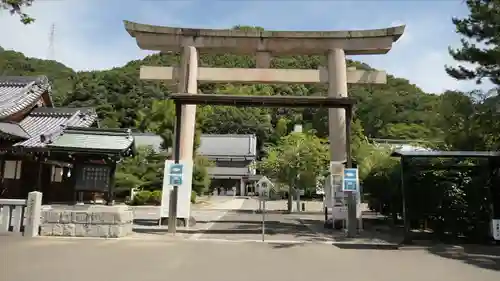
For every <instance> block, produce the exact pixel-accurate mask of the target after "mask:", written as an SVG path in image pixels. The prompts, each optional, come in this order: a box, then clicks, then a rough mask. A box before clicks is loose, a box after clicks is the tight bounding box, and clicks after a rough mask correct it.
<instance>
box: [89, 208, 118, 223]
mask: <svg viewBox="0 0 500 281" xmlns="http://www.w3.org/2000/svg"><path fill="white" fill-rule="evenodd" d="M91 216H92V218H91V223H92V224H93V225H94V224H114V223H115V213H114V212H95V211H94V212H92V213H91Z"/></svg>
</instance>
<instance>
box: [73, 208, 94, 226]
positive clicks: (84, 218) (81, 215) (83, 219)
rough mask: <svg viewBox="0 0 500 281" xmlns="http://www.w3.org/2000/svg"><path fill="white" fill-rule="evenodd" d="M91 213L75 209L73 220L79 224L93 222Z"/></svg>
mask: <svg viewBox="0 0 500 281" xmlns="http://www.w3.org/2000/svg"><path fill="white" fill-rule="evenodd" d="M91 219H92V217H91V215H90V214H89V213H88V212H82V211H73V212H71V222H72V223H78V224H87V223H91Z"/></svg>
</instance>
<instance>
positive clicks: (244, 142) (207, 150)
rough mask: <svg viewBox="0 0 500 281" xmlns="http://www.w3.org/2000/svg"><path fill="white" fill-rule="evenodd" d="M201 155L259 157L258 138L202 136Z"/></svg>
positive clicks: (199, 150) (251, 136)
mask: <svg viewBox="0 0 500 281" xmlns="http://www.w3.org/2000/svg"><path fill="white" fill-rule="evenodd" d="M198 153H200V155H203V156H206V157H209V158H217V157H222V158H224V157H245V158H255V157H256V156H257V137H256V136H255V135H236V134H235V135H232V134H227V135H201V137H200V147H199V149H198Z"/></svg>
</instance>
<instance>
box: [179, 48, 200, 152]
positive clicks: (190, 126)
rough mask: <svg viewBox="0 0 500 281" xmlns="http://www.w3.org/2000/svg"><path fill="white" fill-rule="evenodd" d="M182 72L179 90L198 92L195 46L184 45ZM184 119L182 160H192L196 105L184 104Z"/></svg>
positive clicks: (181, 146)
mask: <svg viewBox="0 0 500 281" xmlns="http://www.w3.org/2000/svg"><path fill="white" fill-rule="evenodd" d="M181 73H182V75H179V84H178V88H177V91H178V92H179V93H189V94H196V93H197V92H198V52H197V51H196V48H195V47H192V46H188V47H184V50H183V53H182V56H181ZM182 120H183V122H182V128H181V143H180V148H181V153H180V154H181V156H180V160H192V159H193V150H194V135H195V130H196V128H195V124H196V105H194V104H187V105H183V108H182Z"/></svg>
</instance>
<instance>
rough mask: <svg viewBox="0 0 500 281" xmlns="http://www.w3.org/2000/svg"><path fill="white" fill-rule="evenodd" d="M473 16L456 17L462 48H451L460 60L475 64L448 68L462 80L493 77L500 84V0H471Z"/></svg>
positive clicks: (478, 81) (451, 53)
mask: <svg viewBox="0 0 500 281" xmlns="http://www.w3.org/2000/svg"><path fill="white" fill-rule="evenodd" d="M466 3H467V6H468V8H469V16H468V17H467V18H463V19H459V18H453V24H455V26H456V31H457V33H458V34H460V35H461V36H463V37H464V38H463V39H462V40H461V41H462V46H461V48H460V49H451V48H450V50H449V52H450V55H451V56H452V57H453V58H454V59H455V60H457V61H460V62H467V63H472V64H474V65H475V66H474V69H471V68H467V67H465V66H463V65H461V66H459V67H458V68H454V67H448V66H447V67H446V71H447V72H448V74H449V75H451V76H452V77H454V78H456V79H460V80H463V79H465V80H471V79H475V80H476V82H477V83H481V81H482V80H483V79H485V78H486V79H489V80H490V81H491V82H493V84H495V85H497V86H498V85H500V60H499V58H500V0H467V1H466Z"/></svg>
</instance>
